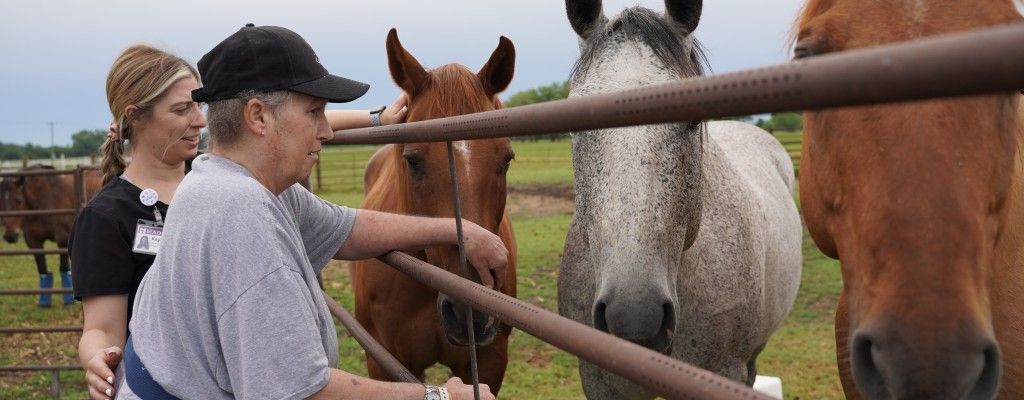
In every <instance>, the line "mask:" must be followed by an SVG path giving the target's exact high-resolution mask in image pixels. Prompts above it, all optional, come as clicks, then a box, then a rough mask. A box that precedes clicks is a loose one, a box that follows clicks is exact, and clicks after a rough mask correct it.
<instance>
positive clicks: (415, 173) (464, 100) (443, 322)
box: [351, 29, 516, 394]
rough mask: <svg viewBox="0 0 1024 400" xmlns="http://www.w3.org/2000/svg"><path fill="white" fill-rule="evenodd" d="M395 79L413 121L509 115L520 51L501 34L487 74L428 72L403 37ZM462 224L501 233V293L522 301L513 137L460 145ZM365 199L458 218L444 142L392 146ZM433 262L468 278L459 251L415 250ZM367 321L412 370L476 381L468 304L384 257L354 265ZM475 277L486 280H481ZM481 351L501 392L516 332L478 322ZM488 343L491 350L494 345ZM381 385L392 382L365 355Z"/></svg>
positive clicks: (393, 45)
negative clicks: (503, 111) (509, 91)
mask: <svg viewBox="0 0 1024 400" xmlns="http://www.w3.org/2000/svg"><path fill="white" fill-rule="evenodd" d="M387 55H388V65H389V67H390V71H391V76H392V78H393V79H394V81H395V83H397V84H398V86H400V87H401V88H402V89H403V90H404V91H405V92H406V93H407V94H408V96H409V110H408V117H407V120H408V121H410V122H411V121H422V120H427V119H434V118H442V117H451V116H455V115H462V114H469V113H475V112H482V111H490V110H495V109H498V108H501V100H499V99H498V97H497V94H498V93H500V92H501V91H503V90H504V89H505V88H506V87H507V86H508V84H509V83H510V82H511V80H512V75H513V71H514V67H515V48H514V47H513V45H512V42H511V41H509V40H508V39H506V38H504V37H502V38H501V40H500V41H499V44H498V47H497V49H495V50H494V52H493V54H491V57H490V59H489V60H488V61H487V64H485V65H484V66H483V68H482V69H481V70H480V71H479V72H476V73H474V72H472V71H470V70H469V69H468V68H466V67H465V66H462V65H459V64H447V65H444V66H441V67H438V68H434V69H430V70H427V69H425V68H424V67H422V66H421V65H420V63H419V61H417V60H416V58H415V57H413V56H412V55H411V54H410V53H409V52H408V51H406V50H405V49H404V48H403V47H402V44H401V43H400V42H399V40H398V34H397V32H396V31H395V30H394V29H392V30H391V32H390V33H389V34H388V38H387ZM453 150H454V158H455V163H456V168H457V171H458V177H457V179H458V187H459V191H460V199H461V203H462V213H463V218H465V219H466V220H469V221H473V222H475V223H477V224H478V225H480V226H482V227H483V228H485V229H488V230H490V231H491V232H494V233H496V234H498V235H499V236H500V237H501V239H502V241H503V242H504V243H505V246H506V247H507V248H508V250H509V256H508V257H509V259H508V270H507V273H506V276H505V277H504V279H503V280H504V286H503V287H501V288H500V290H501V291H502V292H503V293H505V294H507V295H510V296H513V297H514V296H515V295H516V268H515V266H516V244H515V239H514V237H513V233H512V224H511V221H510V220H509V214H508V211H507V210H506V208H505V197H506V187H505V173H506V172H507V171H508V168H509V164H510V163H511V161H512V158H513V157H514V154H513V152H512V144H511V141H510V140H509V139H508V138H500V139H486V140H466V141H459V142H456V143H453ZM364 184H365V186H364V187H365V188H366V198H365V200H364V201H363V203H362V206H361V208H365V209H370V210H378V211H386V212H392V213H401V214H412V215H423V216H432V217H453V216H454V211H453V200H452V195H451V183H450V177H449V173H448V158H447V150H446V145H445V143H417V144H390V145H386V146H383V147H382V148H380V149H379V150H378V151H377V152H376V153H375V154H374V155H373V157H372V158H371V159H370V161H369V163H368V165H367V168H366V173H365V176H364ZM410 254H412V255H413V256H415V257H417V258H419V259H421V260H424V261H426V262H428V263H430V264H433V265H436V266H438V267H440V268H444V269H446V270H448V271H449V272H452V273H455V274H460V271H459V253H458V248H457V247H456V246H438V247H433V248H429V249H426V250H424V251H416V252H411V253H410ZM351 275H352V285H353V288H354V292H355V301H356V318H357V319H358V320H359V323H360V324H362V325H363V326H364V327H366V329H367V330H368V331H369V332H370V333H371V334H372V335H373V336H374V338H376V339H377V340H378V341H379V342H380V343H381V344H382V345H383V346H384V347H385V348H387V349H388V351H390V352H391V353H392V354H394V355H395V357H397V358H398V360H400V361H401V362H402V364H404V365H405V366H406V367H407V368H408V369H409V371H411V372H412V373H413V374H415V375H416V376H418V377H419V378H420V379H422V378H423V373H424V370H425V369H426V368H428V367H430V366H431V365H434V364H435V363H438V362H440V363H442V364H444V365H446V366H448V367H449V368H451V371H452V374H453V375H455V376H458V377H460V378H461V379H462V380H463V381H467V382H468V381H469V380H470V364H469V349H468V347H466V346H467V344H468V331H467V330H466V321H465V315H466V308H465V307H466V306H465V305H463V304H461V303H458V302H455V301H454V300H451V299H450V298H448V297H447V296H445V295H444V294H439V293H438V292H437V291H435V290H433V289H431V288H429V287H427V286H426V285H423V284H421V283H419V282H416V281H415V280H413V279H411V278H409V277H407V276H406V275H404V274H402V273H401V272H398V271H396V270H394V269H392V268H390V267H388V266H387V265H383V264H382V263H381V262H380V261H377V260H364V261H358V262H354V263H352V264H351ZM466 278H472V279H474V280H476V281H477V282H479V279H478V277H475V276H474V277H466ZM473 319H474V321H473V325H474V331H475V332H474V333H475V337H476V340H477V341H478V343H479V345H480V346H482V347H480V348H479V350H478V359H479V374H480V375H479V376H480V382H481V383H486V384H488V385H489V386H490V388H491V390H492V391H493V392H494V393H495V394H497V393H498V390H499V389H501V383H502V380H503V378H504V375H505V367H506V365H507V364H508V337H509V335H510V334H511V331H512V329H511V327H509V326H507V325H504V324H501V323H500V322H498V321H497V320H495V319H493V318H489V317H484V316H483V314H480V315H478V316H476V315H475V316H474V318H473ZM488 343H489V344H488ZM366 363H367V370H368V371H369V374H370V377H371V378H374V379H390V377H388V376H387V374H386V373H385V372H384V371H383V370H382V369H380V367H379V366H378V365H377V363H376V362H375V361H374V360H373V359H371V358H367V360H366Z"/></svg>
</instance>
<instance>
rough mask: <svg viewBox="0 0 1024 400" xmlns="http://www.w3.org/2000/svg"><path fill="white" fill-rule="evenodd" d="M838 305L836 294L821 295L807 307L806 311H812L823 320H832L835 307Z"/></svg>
mask: <svg viewBox="0 0 1024 400" xmlns="http://www.w3.org/2000/svg"><path fill="white" fill-rule="evenodd" d="M838 305H839V295H838V294H823V295H821V296H820V297H818V299H817V300H815V301H814V302H813V303H811V304H809V305H808V306H807V309H808V310H811V311H814V312H815V313H817V314H818V315H820V316H822V317H823V318H824V319H834V318H835V312H836V307H837V306H838Z"/></svg>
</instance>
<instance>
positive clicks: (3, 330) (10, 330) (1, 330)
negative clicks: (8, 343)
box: [0, 326, 82, 335]
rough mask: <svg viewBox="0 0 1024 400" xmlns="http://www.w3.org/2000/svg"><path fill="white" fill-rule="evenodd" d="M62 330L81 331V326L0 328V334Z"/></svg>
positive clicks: (55, 331)
mask: <svg viewBox="0 0 1024 400" xmlns="http://www.w3.org/2000/svg"><path fill="white" fill-rule="evenodd" d="M62 332H79V333H81V332H82V327H81V326H43V327H36V328H21V327H18V328H9V327H3V328H0V335H13V334H16V333H62Z"/></svg>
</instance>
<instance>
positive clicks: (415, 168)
mask: <svg viewBox="0 0 1024 400" xmlns="http://www.w3.org/2000/svg"><path fill="white" fill-rule="evenodd" d="M403 157H405V163H406V164H408V165H409V172H411V173H412V175H413V176H414V177H417V178H419V177H421V176H423V173H424V162H423V158H421V157H420V156H419V155H417V154H405V155H403Z"/></svg>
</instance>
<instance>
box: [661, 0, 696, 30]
mask: <svg viewBox="0 0 1024 400" xmlns="http://www.w3.org/2000/svg"><path fill="white" fill-rule="evenodd" d="M703 9H704V1H703V0H665V12H666V13H667V14H668V16H669V17H672V20H673V21H675V22H676V23H677V24H679V25H680V26H681V27H682V28H683V29H686V31H687V32H689V33H693V31H695V30H697V24H698V23H699V22H700V13H701V11H703Z"/></svg>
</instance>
